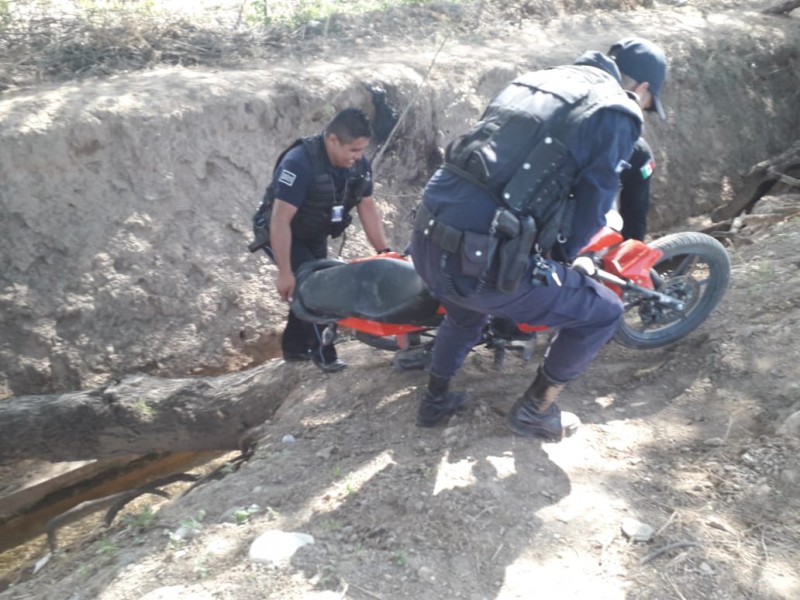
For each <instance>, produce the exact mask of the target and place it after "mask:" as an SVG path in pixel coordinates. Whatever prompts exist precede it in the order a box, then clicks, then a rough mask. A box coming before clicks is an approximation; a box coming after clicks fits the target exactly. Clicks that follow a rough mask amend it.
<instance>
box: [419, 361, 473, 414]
mask: <svg viewBox="0 0 800 600" xmlns="http://www.w3.org/2000/svg"><path fill="white" fill-rule="evenodd" d="M449 386H450V379H445V378H444V377H439V376H438V375H434V374H433V373H431V376H430V379H429V380H428V389H427V390H425V393H424V394H423V396H422V400H420V403H419V410H418V411H417V426H418V427H436V426H437V425H442V424H443V423H444V422H445V421H446V420H447V419H449V418H450V417H452V416H453V415H454V414H456V412H458V411H459V410H461V409H462V408H464V407H465V406H466V405H467V402H468V401H469V398H468V397H467V393H466V392H450V391H448V387H449Z"/></svg>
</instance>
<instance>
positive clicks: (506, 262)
mask: <svg viewBox="0 0 800 600" xmlns="http://www.w3.org/2000/svg"><path fill="white" fill-rule="evenodd" d="M535 239H536V222H535V221H534V220H533V218H532V217H530V216H528V217H520V218H519V230H518V233H517V235H515V236H513V237H510V238H507V239H503V240H502V241H501V242H500V246H499V248H498V249H497V258H498V267H499V269H498V273H497V283H496V287H497V289H498V291H501V292H503V293H506V294H513V293H514V292H516V291H517V288H518V287H519V282H520V281H522V277H523V276H524V275H525V273H526V272H527V268H528V262H529V261H530V256H531V248H532V247H533V242H534V240H535Z"/></svg>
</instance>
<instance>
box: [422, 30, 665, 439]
mask: <svg viewBox="0 0 800 600" xmlns="http://www.w3.org/2000/svg"><path fill="white" fill-rule="evenodd" d="M615 48H616V45H615ZM616 50H617V52H616V56H615V59H612V58H610V57H609V56H607V55H604V54H602V53H600V52H587V53H586V54H584V55H583V56H581V57H580V58H579V59H578V60H577V61H576V62H575V63H574V64H573V65H564V66H560V67H555V68H552V69H545V70H542V71H534V72H531V73H526V74H525V75H522V76H521V77H519V78H517V79H516V80H514V81H513V82H512V83H511V84H510V85H509V86H507V87H506V88H505V89H504V90H502V91H501V92H500V94H498V95H497V96H496V97H495V98H494V99H493V100H492V101H491V102H490V104H489V106H488V107H487V109H486V111H485V112H484V114H483V116H482V117H481V119H480V120H479V121H478V123H476V124H475V125H474V126H473V127H472V128H471V129H470V130H469V131H468V132H467V133H465V134H464V135H462V136H461V137H459V138H458V139H457V140H455V141H454V142H452V143H451V144H450V146H448V149H447V153H446V158H445V164H444V165H443V167H442V168H440V169H439V170H438V171H437V172H436V173H434V175H433V177H431V179H430V180H429V182H428V184H427V186H426V188H425V191H424V193H423V201H422V204H421V205H420V206H419V207H418V210H417V218H416V221H415V224H414V232H413V234H412V240H411V245H410V248H409V250H410V253H411V255H412V256H413V259H414V266H415V268H416V269H417V271H418V272H419V274H420V276H421V277H422V278H423V280H424V281H425V282H426V284H427V285H428V287H429V288H430V289H431V292H432V293H433V294H434V295H435V296H436V297H437V299H438V300H439V301H440V302H441V303H442V305H443V306H444V308H445V309H446V311H447V312H446V316H445V318H444V321H443V322H442V324H441V326H440V327H439V329H438V333H437V337H436V343H435V344H434V348H433V358H432V362H431V366H430V378H429V382H428V386H427V389H426V390H425V392H424V394H423V396H422V398H421V400H420V405H419V410H418V413H417V424H418V425H419V426H422V427H432V426H436V425H439V424H441V423H444V422H446V420H447V419H449V417H450V416H452V415H453V414H454V413H455V412H457V411H458V410H459V409H461V408H462V407H463V406H464V405H465V404H466V402H467V397H466V394H465V393H463V392H454V391H451V390H450V389H449V384H450V379H451V378H452V377H453V376H454V375H455V373H456V372H457V371H458V369H459V368H460V367H461V364H462V363H463V361H464V359H465V357H466V355H467V353H468V352H469V350H470V349H471V348H472V346H473V345H474V344H475V343H476V342H477V341H478V339H479V338H480V335H481V332H482V329H483V326H484V324H485V323H486V321H487V319H488V318H489V315H491V316H494V317H500V318H506V319H510V320H512V321H515V322H517V323H529V324H539V325H546V326H548V327H550V328H553V329H554V330H556V331H557V333H556V334H555V335H554V336H553V337H552V338H551V341H550V345H549V347H548V349H547V352H546V355H545V359H544V362H543V364H542V365H541V366H540V368H539V370H538V372H537V374H536V377H535V379H534V381H533V383H532V384H531V386H530V387H529V388H528V389H527V390H526V391H525V392H524V393H523V394H522V396H521V397H520V398H519V399H518V400H517V402H516V403H515V404H514V406H513V408H512V409H511V411H510V412H509V414H508V418H507V420H506V424H507V426H508V427H509V429H511V430H512V431H513V432H514V433H516V434H518V435H523V436H541V437H545V438H547V439H551V440H560V439H562V437H563V436H565V435H570V434H571V433H572V432H574V431H575V429H576V428H577V426H578V424H579V421H578V419H577V417H576V416H575V415H573V414H571V413H566V412H562V411H561V410H560V409H559V407H558V405H557V404H556V398H557V396H558V394H559V392H560V391H561V389H562V388H563V387H564V386H565V385H566V383H567V382H569V381H570V380H572V379H574V378H575V377H577V376H579V375H580V374H581V373H582V372H583V371H584V370H585V369H586V368H587V367H588V365H589V363H590V362H591V360H592V359H593V358H594V356H595V355H596V353H597V352H598V351H599V349H600V348H601V347H602V346H603V345H604V344H605V343H606V342H607V341H608V340H609V339H610V338H611V337H612V336H613V334H614V332H615V330H616V327H617V323H618V320H619V318H620V317H621V315H622V305H621V303H620V301H619V299H618V298H617V296H616V295H615V294H614V293H613V292H611V291H610V290H609V289H608V288H606V287H604V286H603V285H600V284H599V283H598V282H596V281H595V280H594V279H592V278H591V277H590V276H587V275H590V274H591V273H592V270H593V268H594V267H593V263H592V261H591V259H589V258H588V257H577V256H576V255H577V253H578V252H579V250H580V248H582V247H583V246H584V245H585V244H586V242H587V241H588V240H589V239H590V237H591V236H592V235H593V234H594V233H595V232H596V231H597V230H599V229H600V228H601V227H602V225H603V224H604V223H605V214H606V212H607V211H608V210H609V209H610V208H611V207H612V205H613V202H614V199H615V197H616V194H617V191H618V189H619V185H620V181H619V177H620V173H622V171H623V170H624V169H625V168H626V167H627V166H628V164H629V160H630V158H631V153H632V151H633V147H634V144H635V143H636V141H637V140H638V139H639V137H640V135H641V131H642V122H643V119H642V112H641V111H642V109H645V110H648V109H650V110H656V111H659V112H662V113H663V108H662V107H661V102H660V98H659V94H660V92H661V88H662V86H663V84H664V79H665V75H666V60H665V58H664V53H663V52H662V51H661V49H660V48H659V47H658V46H656V45H655V44H652V43H651V42H649V41H647V40H641V39H633V40H624V41H623V42H622V43H621V44H620V45H619V48H616ZM556 259H560V260H556ZM568 265H571V266H568Z"/></svg>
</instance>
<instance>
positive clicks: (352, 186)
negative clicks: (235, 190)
mask: <svg viewBox="0 0 800 600" xmlns="http://www.w3.org/2000/svg"><path fill="white" fill-rule="evenodd" d="M300 144H303V146H305V148H306V150H307V151H308V154H309V156H310V157H311V171H312V176H313V178H314V180H313V182H312V183H311V187H310V188H309V190H308V194H307V195H306V198H305V200H303V204H301V205H300V208H299V209H298V210H297V213H296V214H295V216H294V218H293V219H292V224H291V228H292V237H294V238H297V239H299V240H316V239H319V238H321V237H325V236H327V235H334V237H335V236H337V235H339V234H341V232H342V231H343V230H344V227H346V224H347V223H349V222H350V214H349V213H350V211H351V210H352V209H353V207H354V206H355V205H356V204H358V203H359V201H360V200H361V194H362V193H363V191H364V187H365V185H366V172H365V170H364V167H363V162H362V161H357V162H356V168H355V171H354V173H351V174H348V178H347V179H346V180H345V185H344V187H343V188H342V189H341V190H340V191H338V192H337V191H336V186H335V184H334V181H333V176H332V175H331V174H330V171H329V167H330V161H329V160H328V157H327V154H326V151H325V141H324V140H323V137H322V134H317V135H314V136H310V137H306V138H301V139H298V140H295V141H294V143H293V144H292V145H291V146H289V147H288V148H287V149H286V150H284V151H283V152H282V153H281V155H280V156H279V157H278V160H277V161H276V162H275V170H277V168H278V165H280V163H281V161H282V160H283V157H284V156H285V155H286V153H287V152H289V150H291V149H292V148H295V147H297V146H299V145H300ZM274 202H275V192H274V190H273V189H272V186H271V185H270V186H269V187H267V191H266V194H265V196H264V200H263V201H262V206H261V208H260V209H259V210H260V211H263V213H264V214H265V216H266V218H267V222H269V215H270V214H271V213H272V205H273V203H274ZM337 205H340V206H343V207H344V208H343V211H342V213H343V214H342V221H340V222H338V223H334V222H332V221H331V214H332V210H333V207H334V206H337Z"/></svg>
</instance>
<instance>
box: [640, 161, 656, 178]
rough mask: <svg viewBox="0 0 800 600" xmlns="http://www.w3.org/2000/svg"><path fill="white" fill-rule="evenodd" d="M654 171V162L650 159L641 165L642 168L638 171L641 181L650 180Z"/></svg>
mask: <svg viewBox="0 0 800 600" xmlns="http://www.w3.org/2000/svg"><path fill="white" fill-rule="evenodd" d="M655 170H656V161H654V160H653V159H652V158H651V159H650V160H648V161H647V162H646V163H644V164H643V165H642V168H641V169H639V172H640V173H641V174H642V179H650V176H651V175H652V174H653V171H655Z"/></svg>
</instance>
